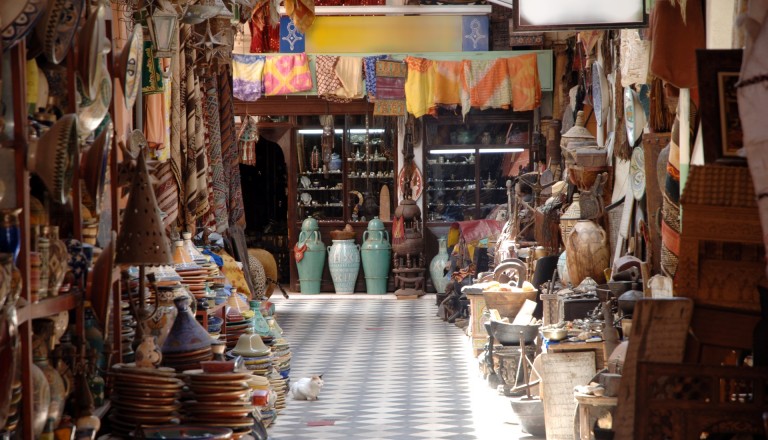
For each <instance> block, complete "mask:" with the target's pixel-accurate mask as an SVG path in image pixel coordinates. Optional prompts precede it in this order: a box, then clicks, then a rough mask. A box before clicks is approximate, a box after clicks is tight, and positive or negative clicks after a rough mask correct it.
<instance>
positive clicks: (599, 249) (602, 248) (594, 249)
mask: <svg viewBox="0 0 768 440" xmlns="http://www.w3.org/2000/svg"><path fill="white" fill-rule="evenodd" d="M565 252H566V257H567V265H568V276H569V278H570V280H571V284H573V285H574V286H577V285H579V283H581V282H582V281H583V280H584V278H586V277H590V278H592V279H593V280H595V281H596V282H597V283H598V284H603V283H605V274H604V272H603V271H604V270H605V269H606V268H608V267H610V265H611V262H610V260H611V252H610V250H609V249H608V238H607V235H606V234H605V231H604V230H603V228H601V227H600V225H598V224H597V223H595V222H593V221H591V220H579V221H578V222H576V225H575V226H574V227H573V229H572V230H571V232H570V234H568V239H567V240H566V242H565Z"/></svg>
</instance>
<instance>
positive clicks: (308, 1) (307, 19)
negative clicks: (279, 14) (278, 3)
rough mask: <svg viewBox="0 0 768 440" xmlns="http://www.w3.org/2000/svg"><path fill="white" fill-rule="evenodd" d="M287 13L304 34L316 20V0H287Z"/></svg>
mask: <svg viewBox="0 0 768 440" xmlns="http://www.w3.org/2000/svg"><path fill="white" fill-rule="evenodd" d="M285 13H286V15H288V16H289V17H291V20H292V21H293V23H294V24H295V25H296V29H298V30H299V31H300V32H301V33H302V34H306V33H307V31H308V30H309V27H310V26H312V23H313V22H314V21H315V1H314V0H285Z"/></svg>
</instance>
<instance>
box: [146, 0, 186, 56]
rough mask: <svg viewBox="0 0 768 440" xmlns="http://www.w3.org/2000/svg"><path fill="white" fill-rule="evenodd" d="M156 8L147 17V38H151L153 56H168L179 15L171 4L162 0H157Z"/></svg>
mask: <svg viewBox="0 0 768 440" xmlns="http://www.w3.org/2000/svg"><path fill="white" fill-rule="evenodd" d="M158 5H159V7H158V8H156V9H155V10H154V11H153V12H152V13H151V14H150V15H149V16H148V17H147V24H148V25H149V38H150V39H151V40H152V46H153V47H154V52H155V58H170V57H171V55H172V54H173V43H174V37H175V35H176V28H177V26H178V22H179V16H178V14H177V13H176V11H175V10H174V9H173V7H172V6H170V5H168V3H167V2H165V1H164V0H160V1H158Z"/></svg>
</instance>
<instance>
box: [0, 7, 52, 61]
mask: <svg viewBox="0 0 768 440" xmlns="http://www.w3.org/2000/svg"><path fill="white" fill-rule="evenodd" d="M45 7H46V5H45V1H44V0H26V1H24V0H15V1H14V0H3V1H0V17H2V20H1V21H0V35H2V38H3V40H2V44H1V45H2V48H3V52H5V51H6V50H8V49H10V48H11V47H13V45H14V44H16V42H17V41H19V40H21V39H22V38H24V37H26V36H27V34H28V33H29V31H31V30H32V28H33V27H34V26H35V23H37V21H38V20H39V19H40V17H42V16H43V12H45Z"/></svg>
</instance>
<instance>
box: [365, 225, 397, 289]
mask: <svg viewBox="0 0 768 440" xmlns="http://www.w3.org/2000/svg"><path fill="white" fill-rule="evenodd" d="M360 254H361V258H362V260H363V272H364V273H365V287H366V290H367V291H368V293H369V294H384V293H387V279H388V278H389V263H390V259H391V255H392V246H390V244H389V233H387V231H385V230H384V222H382V221H381V220H379V218H378V217H374V218H373V220H371V221H370V222H368V230H366V231H365V232H363V245H362V246H361V249H360Z"/></svg>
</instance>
